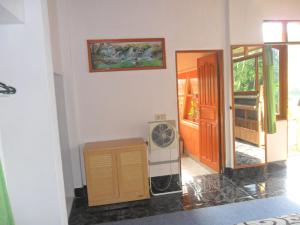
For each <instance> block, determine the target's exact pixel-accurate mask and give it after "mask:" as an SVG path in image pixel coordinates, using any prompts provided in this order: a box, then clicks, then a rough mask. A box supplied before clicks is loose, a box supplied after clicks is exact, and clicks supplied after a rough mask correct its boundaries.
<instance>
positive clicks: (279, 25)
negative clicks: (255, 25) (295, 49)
mask: <svg viewBox="0 0 300 225" xmlns="http://www.w3.org/2000/svg"><path fill="white" fill-rule="evenodd" d="M263 39H264V42H265V43H281V42H284V43H288V42H290V43H293V42H299V43H300V21H265V22H264V23H263Z"/></svg>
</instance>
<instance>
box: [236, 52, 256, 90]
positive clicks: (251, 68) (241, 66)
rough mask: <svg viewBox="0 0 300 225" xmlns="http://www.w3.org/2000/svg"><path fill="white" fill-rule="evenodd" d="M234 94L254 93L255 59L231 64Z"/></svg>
mask: <svg viewBox="0 0 300 225" xmlns="http://www.w3.org/2000/svg"><path fill="white" fill-rule="evenodd" d="M233 73H234V92H242V91H255V78H256V72H255V58H251V59H246V60H243V61H240V62H235V63H234V64H233Z"/></svg>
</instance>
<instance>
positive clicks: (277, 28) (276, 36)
mask: <svg viewBox="0 0 300 225" xmlns="http://www.w3.org/2000/svg"><path fill="white" fill-rule="evenodd" d="M282 31H283V24H282V23H281V22H264V24H263V38H264V42H265V43H266V42H283V41H284V40H283V35H282V33H283V32H282Z"/></svg>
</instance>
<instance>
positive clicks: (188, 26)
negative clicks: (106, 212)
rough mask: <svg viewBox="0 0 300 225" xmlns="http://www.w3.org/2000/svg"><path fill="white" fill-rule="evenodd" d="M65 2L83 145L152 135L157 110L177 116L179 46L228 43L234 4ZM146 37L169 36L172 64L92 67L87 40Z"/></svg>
mask: <svg viewBox="0 0 300 225" xmlns="http://www.w3.org/2000/svg"><path fill="white" fill-rule="evenodd" d="M61 2H62V1H61ZM61 2H60V3H58V6H59V10H58V11H59V15H58V16H59V17H60V21H59V24H60V25H61V24H62V26H63V27H62V30H63V31H62V33H61V35H62V40H66V39H67V40H68V42H67V41H66V42H65V43H67V44H68V45H69V46H68V48H67V49H65V50H64V52H68V53H69V55H65V56H64V57H63V59H62V60H63V61H64V63H63V67H64V69H66V68H68V71H64V72H65V75H66V76H68V77H72V82H74V83H73V84H70V86H71V88H70V89H73V90H74V91H73V95H74V99H71V101H74V102H75V103H71V105H72V106H71V107H72V108H73V109H75V112H74V114H72V115H71V117H73V120H72V123H73V124H76V123H78V124H77V126H78V127H77V128H78V133H77V134H74V135H75V136H76V135H78V144H83V143H85V142H89V141H98V140H108V139H117V138H127V137H136V136H138V137H139V136H141V137H143V138H145V139H146V138H147V135H148V134H147V122H148V121H151V120H153V119H154V114H155V113H165V114H167V116H168V118H169V119H177V105H176V79H175V78H176V67H175V51H176V50H183V49H223V48H224V46H225V28H224V21H225V20H226V18H225V8H226V5H225V3H226V1H219V0H188V1H180V0H176V1H174V0H163V1H161V0H153V1H138V0H127V1H117V0H102V1H96V0H88V1H82V0H66V2H65V4H63V3H61ZM62 9H65V10H62ZM112 12H113V13H112ZM212 28H213V29H212ZM145 37H164V38H165V39H166V54H167V69H165V70H148V71H146V70H145V71H142V70H141V71H124V72H113V73H109V72H106V73H92V74H90V73H89V72H88V56H87V46H86V40H87V39H104V38H145ZM61 46H64V47H66V45H63V44H62V43H61ZM66 82H67V81H66ZM68 84H69V83H68ZM68 104H69V103H68ZM227 104H228V103H227ZM227 108H228V107H227ZM73 132H74V131H73ZM228 138H229V137H228ZM74 139H76V138H74ZM73 150H74V151H73V164H74V165H77V167H76V166H74V167H76V168H74V167H73V174H74V183H75V186H76V187H80V186H81V185H82V182H81V180H80V178H81V177H80V174H79V172H80V164H79V161H78V159H77V156H78V149H76V148H74V149H73Z"/></svg>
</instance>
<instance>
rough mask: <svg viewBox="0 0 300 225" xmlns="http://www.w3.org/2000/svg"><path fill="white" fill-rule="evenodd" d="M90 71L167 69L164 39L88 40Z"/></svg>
mask: <svg viewBox="0 0 300 225" xmlns="http://www.w3.org/2000/svg"><path fill="white" fill-rule="evenodd" d="M87 48H88V59H89V71H90V72H91V73H92V72H112V71H128V70H152V69H166V52H165V39H164V38H136V39H99V40H87Z"/></svg>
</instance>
